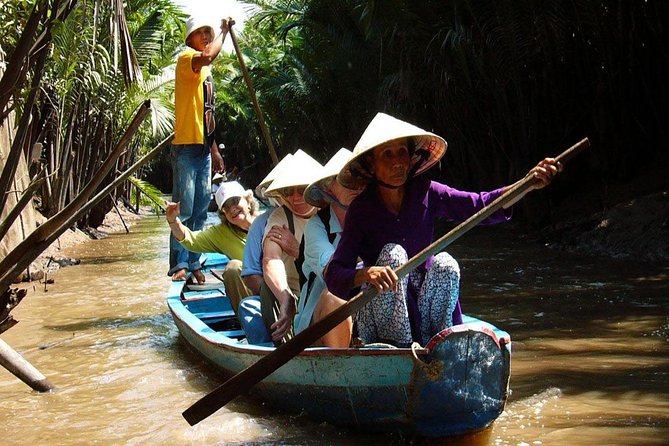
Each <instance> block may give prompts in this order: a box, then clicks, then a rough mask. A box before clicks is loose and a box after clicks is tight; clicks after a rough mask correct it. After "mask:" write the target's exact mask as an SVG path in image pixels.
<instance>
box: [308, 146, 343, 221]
mask: <svg viewBox="0 0 669 446" xmlns="http://www.w3.org/2000/svg"><path fill="white" fill-rule="evenodd" d="M352 156H353V152H351V151H350V150H348V149H345V148H343V147H342V148H341V149H339V151H338V152H337V153H335V154H334V156H333V157H332V158H330V161H328V162H327V163H326V164H325V166H323V168H322V169H321V171H320V173H319V174H318V175H317V178H316V179H315V180H314V181H312V182H311V184H309V185H308V186H307V188H306V189H305V190H304V201H306V202H307V203H309V204H310V205H312V206H316V207H317V208H323V207H325V206H327V205H328V204H329V203H330V201H329V199H328V197H327V196H326V195H325V194H324V193H323V192H324V188H325V187H326V186H327V184H328V180H333V179H334V178H335V177H336V176H337V174H338V173H339V171H340V170H341V168H342V167H344V165H345V164H346V163H347V162H348V161H349V160H350V159H351V157H352Z"/></svg>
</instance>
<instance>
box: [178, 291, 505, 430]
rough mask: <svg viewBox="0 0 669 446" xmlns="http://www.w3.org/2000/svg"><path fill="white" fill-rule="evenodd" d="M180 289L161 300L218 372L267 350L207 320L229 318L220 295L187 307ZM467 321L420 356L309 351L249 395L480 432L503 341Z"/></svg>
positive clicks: (336, 416) (415, 426)
mask: <svg viewBox="0 0 669 446" xmlns="http://www.w3.org/2000/svg"><path fill="white" fill-rule="evenodd" d="M182 286H183V283H175V284H173V285H172V288H171V289H170V295H169V296H168V299H167V303H168V306H169V308H170V311H171V312H172V316H173V318H174V321H175V323H176V325H177V327H178V329H179V332H180V333H181V335H182V336H183V337H184V338H185V340H186V341H187V342H188V343H189V344H190V345H191V346H192V347H194V348H195V349H196V350H197V351H198V352H200V353H201V354H202V355H203V356H204V357H205V358H207V359H208V360H209V361H211V362H213V363H214V364H215V365H217V366H218V367H219V368H220V369H221V370H222V371H223V372H225V373H226V374H228V375H232V374H236V373H238V372H240V371H242V370H243V369H245V368H246V367H248V366H250V365H252V364H254V363H255V362H256V361H257V360H258V359H260V358H261V357H262V356H263V355H267V354H269V353H271V352H272V351H273V350H274V349H273V348H272V347H263V346H255V345H248V344H246V343H244V342H243V341H242V342H240V339H239V337H240V336H241V334H240V333H239V332H238V331H235V330H227V329H225V328H223V329H222V330H221V329H218V328H217V327H216V325H215V324H212V323H211V322H210V321H208V320H207V318H208V317H210V319H214V318H215V317H217V316H220V317H221V318H224V317H229V315H230V314H231V309H230V304H229V301H228V300H227V298H226V297H225V296H224V295H222V293H217V292H216V291H214V292H210V291H208V292H206V293H204V292H203V293H198V295H197V296H194V295H193V292H189V293H187V294H188V298H187V299H186V300H184V299H182V289H181V288H182ZM207 294H208V295H209V297H207ZM194 297H195V298H194ZM212 316H213V317H212ZM233 317H234V316H233ZM465 322H466V324H464V325H459V326H456V327H452V328H451V329H447V330H444V331H443V332H441V333H439V334H438V335H436V336H435V337H434V338H433V339H432V340H431V341H430V342H429V343H428V345H427V346H426V348H425V349H418V350H417V351H412V350H411V349H395V348H392V349H391V348H361V349H329V348H309V349H306V350H305V351H304V352H302V353H301V354H300V355H298V356H297V357H295V358H293V359H292V360H290V361H289V362H288V363H286V364H285V365H284V366H282V367H281V368H279V369H278V370H276V371H274V372H273V373H272V374H270V375H269V376H268V377H267V378H265V379H264V380H263V381H262V382H260V383H259V384H257V385H256V386H255V387H254V389H253V393H254V394H255V395H256V396H258V397H259V398H261V399H263V400H265V401H266V402H267V403H269V404H270V405H272V406H274V407H277V408H280V409H282V410H287V411H291V412H298V413H304V414H306V415H308V416H309V417H311V418H313V419H315V420H319V421H326V422H329V423H332V424H336V425H346V426H353V427H357V428H361V429H365V430H368V431H369V430H373V431H385V432H404V433H410V434H419V435H423V436H428V437H441V436H451V435H460V434H464V433H470V432H475V431H478V430H481V429H485V428H486V427H488V426H489V425H490V424H491V423H492V422H493V421H494V420H495V419H496V418H497V417H498V416H499V415H500V414H501V413H502V411H503V409H504V405H505V403H506V399H507V391H508V383H509V370H510V351H511V350H510V341H509V336H508V334H506V333H505V332H502V331H500V330H498V329H496V328H495V327H493V326H492V325H490V324H488V323H486V322H483V321H479V320H478V319H474V318H467V320H466V321H465ZM212 327H214V328H212Z"/></svg>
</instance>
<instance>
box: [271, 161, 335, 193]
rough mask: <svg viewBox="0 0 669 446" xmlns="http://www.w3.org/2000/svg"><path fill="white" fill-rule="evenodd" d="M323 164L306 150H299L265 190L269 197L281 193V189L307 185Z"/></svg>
mask: <svg viewBox="0 0 669 446" xmlns="http://www.w3.org/2000/svg"><path fill="white" fill-rule="evenodd" d="M322 168H323V166H321V164H320V163H319V162H318V161H316V160H315V159H313V158H312V157H310V156H309V155H308V154H307V153H306V152H303V151H302V150H298V151H297V152H295V153H294V154H293V157H292V158H291V159H289V160H288V161H287V163H286V167H285V168H283V169H281V171H280V172H278V173H277V175H276V177H275V178H274V181H272V184H270V185H269V187H268V188H267V189H266V190H265V195H266V196H268V197H271V196H278V195H280V191H281V189H286V188H289V187H295V186H305V187H306V186H307V185H308V184H309V183H311V182H312V181H313V180H314V179H316V176H317V175H318V174H319V172H320V171H321V169H322Z"/></svg>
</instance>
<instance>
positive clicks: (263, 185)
mask: <svg viewBox="0 0 669 446" xmlns="http://www.w3.org/2000/svg"><path fill="white" fill-rule="evenodd" d="M292 157H293V154H292V153H289V154H288V155H286V156H284V157H283V158H282V159H281V161H279V162H278V163H277V164H276V166H274V167H273V168H272V170H270V171H269V173H268V174H267V176H266V177H265V178H263V180H262V181H261V182H260V183H259V184H258V185H257V186H256V195H257V196H259V197H260V198H267V197H266V196H265V191H266V190H267V188H268V187H269V185H270V184H272V181H274V179H275V178H276V177H277V176H278V174H279V172H281V170H282V169H283V168H284V167H286V165H287V164H288V160H289V159H291V158H292Z"/></svg>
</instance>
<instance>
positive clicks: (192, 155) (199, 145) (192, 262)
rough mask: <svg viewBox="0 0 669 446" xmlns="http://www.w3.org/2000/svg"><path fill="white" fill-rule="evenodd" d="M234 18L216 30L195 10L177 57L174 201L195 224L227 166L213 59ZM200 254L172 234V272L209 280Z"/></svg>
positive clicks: (201, 221) (204, 216)
mask: <svg viewBox="0 0 669 446" xmlns="http://www.w3.org/2000/svg"><path fill="white" fill-rule="evenodd" d="M232 24H234V21H233V20H232V19H230V18H228V19H223V20H222V21H221V25H220V26H221V32H220V33H219V34H218V35H217V36H214V28H213V26H212V23H211V21H210V19H209V18H208V17H204V16H201V15H200V16H192V17H190V18H189V19H188V21H187V22H186V39H185V43H186V45H188V48H186V49H185V50H184V51H182V52H181V53H180V54H179V56H178V58H177V64H176V70H175V79H174V139H173V140H172V147H171V160H172V178H173V180H172V181H173V185H172V201H174V202H179V203H181V207H180V211H181V214H180V217H181V221H182V222H183V224H184V225H186V226H187V227H188V228H190V229H191V230H194V231H197V230H200V229H202V227H203V226H204V221H205V220H206V219H207V209H208V207H209V203H210V200H211V196H210V187H211V171H212V170H213V171H214V172H215V173H217V172H223V171H224V170H225V165H224V161H223V157H222V156H221V154H220V153H219V151H218V145H217V144H216V140H215V138H214V129H215V127H216V120H215V119H214V107H215V104H214V82H213V78H212V76H211V70H210V69H209V65H211V63H212V62H213V60H214V59H215V58H216V56H217V55H218V53H219V52H220V51H221V47H222V45H223V40H224V39H225V36H226V35H227V33H228V31H229V29H230V26H232ZM199 258H200V256H199V254H197V253H193V252H188V251H187V250H185V249H184V248H183V246H182V245H181V244H179V243H178V242H177V241H176V240H175V239H174V237H170V256H169V270H168V272H167V274H168V275H170V276H172V280H185V279H186V276H187V273H188V271H191V273H192V274H193V276H194V277H195V278H196V279H197V281H198V282H202V281H203V280H204V275H203V274H202V272H201V271H200V269H201V267H202V266H201V265H200V262H199Z"/></svg>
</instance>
